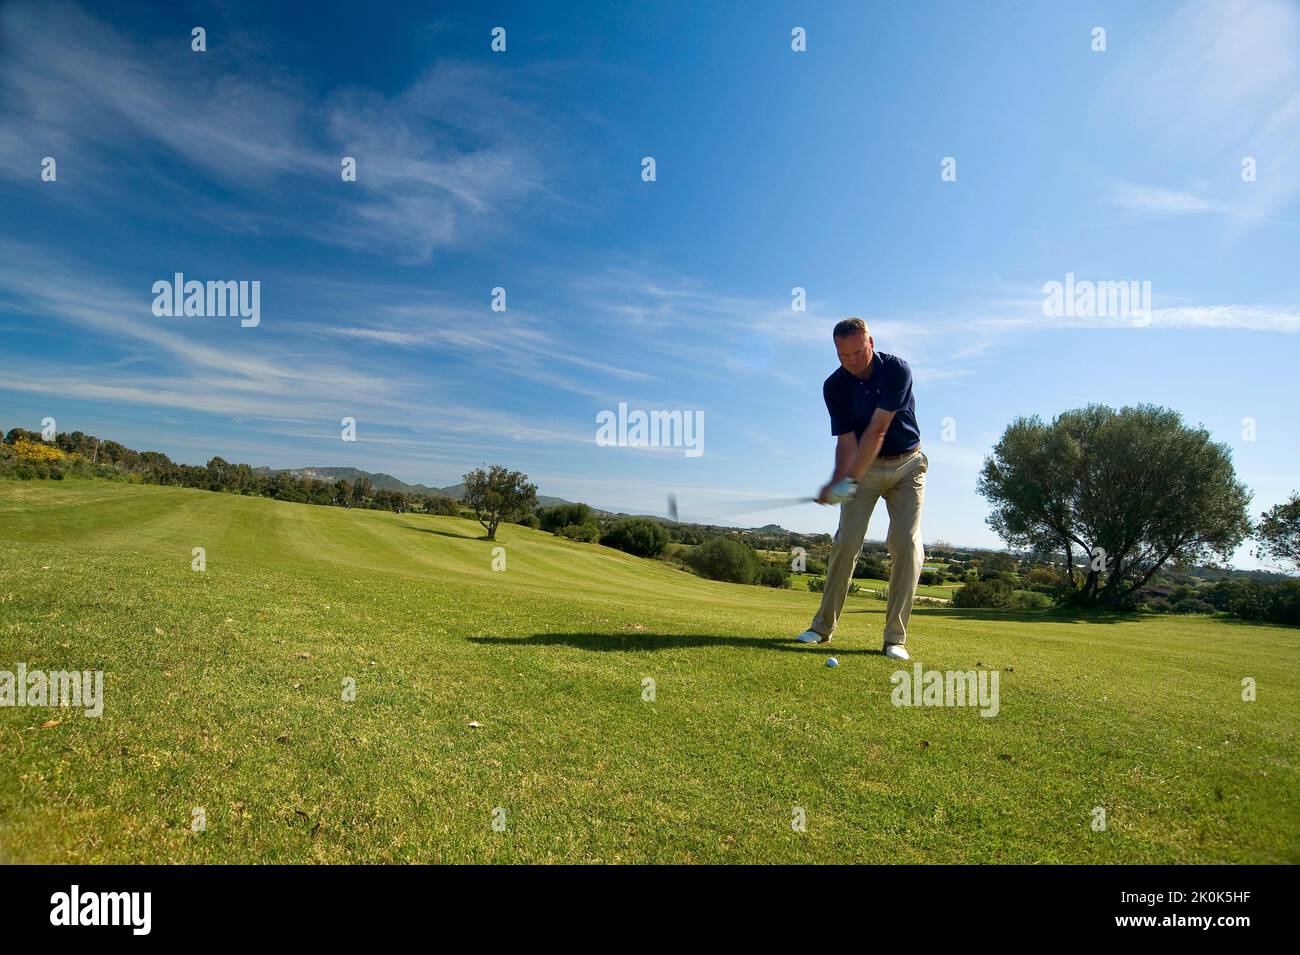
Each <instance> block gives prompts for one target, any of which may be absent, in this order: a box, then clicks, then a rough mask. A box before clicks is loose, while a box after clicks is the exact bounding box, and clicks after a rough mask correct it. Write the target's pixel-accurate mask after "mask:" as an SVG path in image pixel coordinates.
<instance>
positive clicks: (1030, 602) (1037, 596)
mask: <svg viewBox="0 0 1300 955" xmlns="http://www.w3.org/2000/svg"><path fill="white" fill-rule="evenodd" d="M1052 602H1053V601H1052V598H1051V597H1049V596H1047V594H1044V593H1039V592H1038V591H1036V590H1017V591H1014V592H1013V595H1012V606H1013V607H1014V608H1015V609H1016V610H1046V609H1047V608H1048V607H1050V606H1052Z"/></svg>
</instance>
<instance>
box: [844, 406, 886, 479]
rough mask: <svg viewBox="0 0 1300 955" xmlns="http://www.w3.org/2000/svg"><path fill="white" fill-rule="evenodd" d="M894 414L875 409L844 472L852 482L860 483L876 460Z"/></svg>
mask: <svg viewBox="0 0 1300 955" xmlns="http://www.w3.org/2000/svg"><path fill="white" fill-rule="evenodd" d="M895 414H897V412H895V411H882V410H881V409H879V408H877V409H876V413H875V414H873V415H872V416H871V421H870V422H869V423H868V424H867V430H866V431H864V432H862V440H861V441H859V442H857V448H856V449H855V452H856V453H855V454H854V455H853V460H852V461H851V462H850V464H849V467H848V470H847V471H846V472H845V473H847V474H848V476H849V477H851V478H853V480H855V481H861V480H862V475H864V474H866V473H867V469H868V468H870V467H871V463H872V462H873V461H875V460H876V455H877V454H879V453H880V446H881V445H882V444H884V443H885V432H886V431H888V430H889V424H890V422H891V421H893V420H894V415H895ZM850 437H851V435H850ZM837 454H838V449H837Z"/></svg>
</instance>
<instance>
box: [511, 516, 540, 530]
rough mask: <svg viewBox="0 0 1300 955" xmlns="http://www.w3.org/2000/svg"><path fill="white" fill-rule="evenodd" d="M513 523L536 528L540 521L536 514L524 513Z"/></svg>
mask: <svg viewBox="0 0 1300 955" xmlns="http://www.w3.org/2000/svg"><path fill="white" fill-rule="evenodd" d="M515 523H516V524H518V525H519V526H520V527H531V528H533V529H534V530H536V529H537V527H538V526H539V525H540V524H541V521H539V520H538V519H537V515H536V514H525V515H524V516H523V517H521V518H519V520H517V521H515Z"/></svg>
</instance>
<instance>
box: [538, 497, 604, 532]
mask: <svg viewBox="0 0 1300 955" xmlns="http://www.w3.org/2000/svg"><path fill="white" fill-rule="evenodd" d="M537 519H538V520H539V521H540V522H541V528H542V530H544V531H550V532H551V533H552V534H559V533H560V531H561V530H562V529H563V528H565V527H568V526H570V525H573V524H590V523H593V514H592V512H591V508H590V507H588V506H587V505H586V504H556V505H554V506H552V507H544V508H542V510H541V511H540V512H539V513H538V515H537ZM561 536H565V535H561Z"/></svg>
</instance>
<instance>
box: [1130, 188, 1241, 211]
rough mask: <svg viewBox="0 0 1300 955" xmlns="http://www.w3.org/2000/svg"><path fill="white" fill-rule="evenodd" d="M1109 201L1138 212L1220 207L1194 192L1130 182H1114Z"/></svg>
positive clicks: (1198, 209)
mask: <svg viewBox="0 0 1300 955" xmlns="http://www.w3.org/2000/svg"><path fill="white" fill-rule="evenodd" d="M1110 201H1111V204H1112V205H1115V206H1119V207H1121V208H1124V209H1134V210H1137V211H1139V212H1160V213H1184V212H1213V211H1216V210H1218V209H1220V208H1222V207H1221V205H1220V204H1219V203H1217V202H1213V201H1211V200H1209V199H1206V198H1204V197H1203V196H1199V195H1196V194H1195V193H1191V192H1179V191H1178V190H1176V189H1166V188H1164V187H1163V186H1149V185H1140V184H1137V183H1131V182H1124V183H1118V184H1116V185H1115V186H1114V187H1113V188H1112V189H1111V194H1110Z"/></svg>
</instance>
